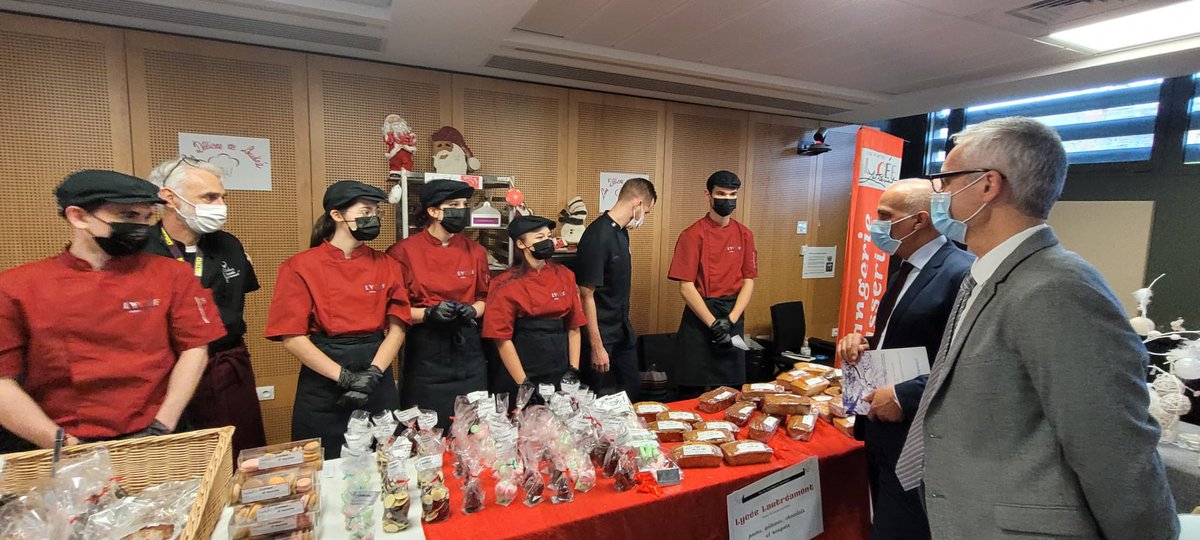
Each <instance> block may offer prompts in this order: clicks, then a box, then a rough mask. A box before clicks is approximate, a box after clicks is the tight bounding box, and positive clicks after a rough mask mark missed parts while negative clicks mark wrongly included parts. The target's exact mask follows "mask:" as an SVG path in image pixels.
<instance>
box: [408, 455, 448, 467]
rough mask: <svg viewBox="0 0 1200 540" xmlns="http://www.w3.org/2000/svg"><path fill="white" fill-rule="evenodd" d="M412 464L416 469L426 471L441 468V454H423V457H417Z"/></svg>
mask: <svg viewBox="0 0 1200 540" xmlns="http://www.w3.org/2000/svg"><path fill="white" fill-rule="evenodd" d="M413 465H414V466H415V467H416V468H417V470H418V471H428V470H430V469H440V468H442V455H441V454H437V455H435V456H425V457H420V458H417V460H416V461H415V462H413Z"/></svg>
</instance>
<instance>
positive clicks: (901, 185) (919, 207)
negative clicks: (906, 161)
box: [888, 178, 933, 214]
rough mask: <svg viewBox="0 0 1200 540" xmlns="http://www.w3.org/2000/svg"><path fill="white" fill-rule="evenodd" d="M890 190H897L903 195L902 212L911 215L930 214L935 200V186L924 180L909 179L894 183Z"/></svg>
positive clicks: (889, 187)
mask: <svg viewBox="0 0 1200 540" xmlns="http://www.w3.org/2000/svg"><path fill="white" fill-rule="evenodd" d="M888 189H896V191H899V192H900V194H901V199H900V201H901V204H902V207H901V208H900V209H901V210H904V211H905V212H908V213H909V214H916V213H917V212H926V213H928V212H929V209H930V203H931V201H932V200H933V184H932V183H930V182H929V180H926V179H924V178H907V179H904V180H897V181H895V182H892V185H891V186H888Z"/></svg>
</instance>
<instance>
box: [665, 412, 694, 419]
mask: <svg viewBox="0 0 1200 540" xmlns="http://www.w3.org/2000/svg"><path fill="white" fill-rule="evenodd" d="M695 417H696V415H695V414H692V413H690V412H687V411H668V412H667V420H691V419H693V418H695Z"/></svg>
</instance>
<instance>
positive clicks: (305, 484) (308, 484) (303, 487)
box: [296, 478, 312, 493]
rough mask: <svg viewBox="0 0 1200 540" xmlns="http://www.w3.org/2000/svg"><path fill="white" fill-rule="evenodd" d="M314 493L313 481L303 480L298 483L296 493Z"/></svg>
mask: <svg viewBox="0 0 1200 540" xmlns="http://www.w3.org/2000/svg"><path fill="white" fill-rule="evenodd" d="M309 491H312V479H309V478H301V479H299V480H297V481H296V493H308V492H309Z"/></svg>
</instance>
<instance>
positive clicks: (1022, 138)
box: [954, 116, 1067, 219]
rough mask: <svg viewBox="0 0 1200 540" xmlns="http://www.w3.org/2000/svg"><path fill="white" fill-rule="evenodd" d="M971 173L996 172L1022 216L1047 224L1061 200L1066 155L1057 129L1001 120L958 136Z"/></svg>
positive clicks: (1022, 119) (1018, 118)
mask: <svg viewBox="0 0 1200 540" xmlns="http://www.w3.org/2000/svg"><path fill="white" fill-rule="evenodd" d="M954 143H955V145H958V146H961V147H962V150H959V152H960V153H961V154H962V160H963V163H964V165H965V166H967V167H979V168H988V169H995V170H997V171H999V172H1000V173H1001V174H1003V175H1004V176H1005V178H1006V179H1007V180H1008V182H1009V184H1011V185H1012V189H1013V202H1014V203H1015V204H1016V207H1017V210H1020V211H1021V213H1023V214H1025V215H1028V216H1030V217H1034V218H1038V219H1046V218H1047V217H1050V208H1052V207H1053V206H1054V203H1055V202H1056V201H1058V197H1059V196H1060V195H1062V189H1063V183H1064V182H1065V181H1066V178H1067V152H1066V150H1065V149H1064V148H1063V144H1062V139H1061V138H1059V136H1058V132H1057V131H1054V129H1053V128H1051V127H1050V126H1047V125H1046V124H1043V123H1041V122H1039V121H1037V120H1034V119H1032V118H1026V117H1023V116H1012V117H1009V118H996V119H994V120H988V121H986V122H981V123H979V124H976V125H973V126H971V127H968V128H967V129H964V130H963V131H962V132H961V133H958V134H957V135H955V136H954Z"/></svg>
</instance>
